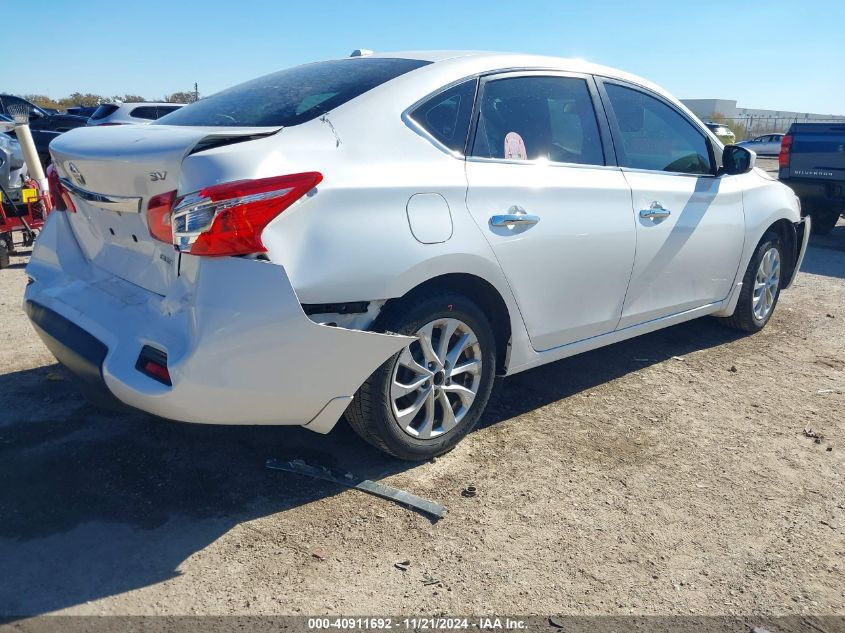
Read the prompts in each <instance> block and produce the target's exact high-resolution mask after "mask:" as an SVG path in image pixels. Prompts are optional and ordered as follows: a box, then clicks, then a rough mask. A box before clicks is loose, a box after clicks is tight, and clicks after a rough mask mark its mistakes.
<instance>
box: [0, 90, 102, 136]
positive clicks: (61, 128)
mask: <svg viewBox="0 0 845 633" xmlns="http://www.w3.org/2000/svg"><path fill="white" fill-rule="evenodd" d="M15 108H22V109H24V110H27V111H28V112H29V127H30V128H31V129H32V130H43V131H48V132H67V131H68V130H72V129H74V128H77V127H82V126H83V125H85V124H86V123H87V122H88V118H87V117H83V116H76V115H74V114H51V113H49V112H47V111H46V110H44V109H43V108H39V107H38V106H37V105H35V104H34V103H32V102H30V101H27V100H26V99H23V98H22V97H16V96H14V95H7V94H0V114H2V115H5V116H7V117H10V118H13V111H14V109H15Z"/></svg>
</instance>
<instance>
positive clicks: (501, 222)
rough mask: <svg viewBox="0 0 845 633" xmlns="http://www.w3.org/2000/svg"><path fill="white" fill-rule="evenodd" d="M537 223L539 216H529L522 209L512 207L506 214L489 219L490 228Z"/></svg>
mask: <svg viewBox="0 0 845 633" xmlns="http://www.w3.org/2000/svg"><path fill="white" fill-rule="evenodd" d="M539 221H540V216H539V215H531V214H529V213H526V212H525V209H523V208H522V207H518V206H513V207H511V208H510V209H508V212H507V213H503V214H502V215H494V216H493V217H491V218H490V226H531V225H532V224H537V222H539Z"/></svg>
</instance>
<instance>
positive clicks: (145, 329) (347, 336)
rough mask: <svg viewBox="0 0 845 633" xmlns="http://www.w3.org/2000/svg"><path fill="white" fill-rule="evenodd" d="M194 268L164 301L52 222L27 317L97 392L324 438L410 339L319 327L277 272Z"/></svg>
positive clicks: (161, 410)
mask: <svg viewBox="0 0 845 633" xmlns="http://www.w3.org/2000/svg"><path fill="white" fill-rule="evenodd" d="M194 263H195V265H194V266H191V267H186V268H189V269H190V270H191V272H190V273H189V274H184V275H181V276H180V277H179V278H178V280H177V282H176V284H174V286H173V288H172V289H171V291H170V292H169V293H168V295H167V296H164V297H162V296H160V295H157V294H155V293H152V292H149V291H147V290H144V289H142V288H140V287H138V286H135V285H133V284H131V283H129V282H126V281H124V280H122V279H120V278H118V277H116V276H114V275H111V274H109V273H108V272H106V271H104V270H101V269H99V268H98V267H96V266H95V265H93V264H91V263H90V262H89V261H88V260H86V259H85V257H84V256H83V254H82V252H81V251H80V249H79V246H78V245H77V243H76V239H75V237H74V235H73V233H72V232H71V230H70V227H69V226H68V220H67V218H66V217H65V215H64V214H62V213H54V214H51V216H50V219H49V221H48V222H47V223H46V225H45V227H44V230H43V231H42V232H41V235H40V236H39V238H38V241H37V243H36V245H35V249H34V251H33V254H32V258H31V260H30V263H29V265H28V266H27V274H28V275H29V277H30V280H31V281H30V284H29V286H28V287H27V289H26V295H25V301H24V303H25V308H26V310H27V313H28V314H29V316H30V319H31V320H32V321H33V324H34V325H35V329H36V331H37V332H38V334H39V335H40V336H41V338H42V339H43V340H44V342H45V344H47V346H48V347H49V348H50V350H51V351H52V352H53V354H54V355H55V356H56V357H57V358H58V359H59V361H60V362H62V363H63V364H65V365H66V366H67V367H68V368H69V369H70V370H71V371H73V372H74V373H76V374H77V375H79V376H81V377H82V378H83V379H84V380H85V381H86V382H87V383H88V384H89V385H90V384H96V383H99V384H101V385H104V386H105V388H106V389H107V390H108V392H109V393H110V394H113V395H114V396H115V397H116V398H117V399H118V400H120V401H121V402H123V403H124V404H127V405H129V406H131V407H135V408H138V409H141V410H143V411H147V412H149V413H152V414H154V415H157V416H161V417H164V418H169V419H173V420H180V421H184V422H198V423H209V424H282V425H303V426H306V427H307V428H309V429H312V430H315V431H318V432H323V433H326V432H328V431H329V430H331V428H332V427H333V426H334V424H335V423H336V422H337V420H338V418H339V417H340V416H341V415H342V414H343V411H344V410H345V409H346V407H347V405H348V404H349V402H351V400H352V397H353V395H354V393H355V392H356V391H357V389H358V387H359V386H360V385H361V383H362V382H363V381H364V380H366V378H367V377H368V376H369V375H370V374H371V373H372V372H373V371H374V370H375V369H376V368H377V367H378V366H379V365H380V364H381V363H383V362H384V361H385V360H387V359H388V358H390V356H392V355H393V354H394V353H395V352H397V351H399V350H400V349H402V348H403V347H404V346H406V345H408V344H409V343H410V342H411V341H412V340H413V339H412V338H409V337H405V336H399V335H392V334H378V333H374V332H363V331H358V330H350V329H343V328H337V327H330V326H325V325H318V324H317V323H314V322H313V321H311V320H310V319H308V317H307V316H306V315H305V313H304V312H303V311H302V307H301V305H300V303H299V299H298V298H297V296H296V293H295V292H294V290H293V288H292V286H291V284H290V281H289V280H288V278H287V275H286V273H285V271H284V269H283V268H282V267H281V266H277V265H274V264H270V263H266V262H258V261H252V260H247V259H242V258H202V259H201V260H197V261H196V262H194ZM145 346H147V347H152V348H154V349H156V350H159V351H161V352H163V353H164V354H165V355H166V358H167V361H166V363H167V369H168V371H169V374H170V381H171V383H172V385H166V384H163V383H161V382H159V381H157V380H155V379H154V378H152V377H150V376H148V375H147V374H145V373H142V372H141V371H139V370H138V369H137V368H136V365H137V364H138V359H139V356H140V354H141V350H142V349H143V348H144V347H145Z"/></svg>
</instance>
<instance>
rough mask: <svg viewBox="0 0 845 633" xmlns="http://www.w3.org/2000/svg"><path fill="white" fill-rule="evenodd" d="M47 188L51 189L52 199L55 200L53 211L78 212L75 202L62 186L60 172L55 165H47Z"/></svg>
mask: <svg viewBox="0 0 845 633" xmlns="http://www.w3.org/2000/svg"><path fill="white" fill-rule="evenodd" d="M47 186H48V187H49V188H50V197H51V198H52V199H53V200H52V202H53V209H54V210H56V211H70V212H71V213H75V212H76V207H75V206H73V200H71V199H70V196H69V195H68V193H67V189H65V188H64V185H62V181H61V180H60V179H59V172H58V171H57V170H56V166H55V165H53V163H50V164H49V165H47Z"/></svg>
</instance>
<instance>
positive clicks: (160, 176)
mask: <svg viewBox="0 0 845 633" xmlns="http://www.w3.org/2000/svg"><path fill="white" fill-rule="evenodd" d="M165 178H167V172H166V171H151V172H150V180H152V181H153V182H156V181H158V180H164V179H165Z"/></svg>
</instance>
